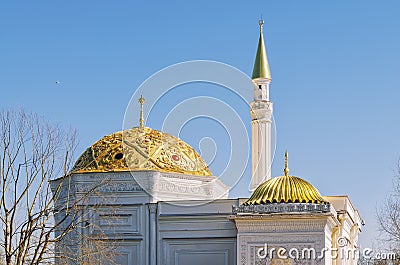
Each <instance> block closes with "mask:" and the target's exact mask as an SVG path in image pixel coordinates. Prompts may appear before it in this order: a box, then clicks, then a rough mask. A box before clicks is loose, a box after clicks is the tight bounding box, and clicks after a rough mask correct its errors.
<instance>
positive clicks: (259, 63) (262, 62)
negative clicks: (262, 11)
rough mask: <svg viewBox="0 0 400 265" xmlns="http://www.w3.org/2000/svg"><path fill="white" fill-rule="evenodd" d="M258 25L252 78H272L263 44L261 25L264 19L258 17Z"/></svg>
mask: <svg viewBox="0 0 400 265" xmlns="http://www.w3.org/2000/svg"><path fill="white" fill-rule="evenodd" d="M258 25H259V26H260V38H259V39H258V47H257V53H256V60H255V61H254V68H253V75H252V79H258V78H265V79H269V80H272V77H271V71H270V69H269V64H268V57H267V52H266V49H265V44H264V36H263V25H264V20H263V19H260V20H259V21H258Z"/></svg>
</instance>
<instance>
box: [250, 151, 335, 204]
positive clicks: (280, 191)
mask: <svg viewBox="0 0 400 265" xmlns="http://www.w3.org/2000/svg"><path fill="white" fill-rule="evenodd" d="M288 160H289V155H288V151H287V150H286V152H285V168H284V170H283V172H284V173H285V175H284V176H280V177H276V178H272V179H269V180H267V181H266V182H264V183H262V184H261V185H260V186H258V187H257V189H256V190H255V191H254V192H253V194H252V195H251V197H250V199H248V200H247V201H246V202H245V203H243V205H257V204H267V203H314V204H329V202H327V201H325V200H324V198H322V196H321V194H320V193H319V192H318V190H317V189H316V188H315V187H314V186H313V185H311V184H310V183H308V182H307V181H305V180H304V179H302V178H299V177H295V176H289V166H288Z"/></svg>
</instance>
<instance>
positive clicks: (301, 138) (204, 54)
mask: <svg viewBox="0 0 400 265" xmlns="http://www.w3.org/2000/svg"><path fill="white" fill-rule="evenodd" d="M399 10H400V2H398V1H394V0H393V1H388V0H384V1H369V0H363V1H359V0H354V1H345V0H336V1H320V0H307V1H305V0H304V1H251V2H245V1H237V2H233V1H218V2H217V1H197V2H194V1H193V2H188V1H159V2H154V1H153V2H151V4H150V3H148V4H146V3H136V2H134V1H99V0H96V1H75V0H71V1H54V0H52V1H41V0H38V1H7V2H6V1H2V2H1V3H0V62H1V63H0V91H1V96H0V103H1V105H0V106H1V108H4V109H8V108H19V107H23V108H25V109H27V110H32V111H34V112H37V113H40V114H43V115H44V116H46V117H48V119H50V120H51V121H54V122H62V124H64V125H68V126H72V127H74V128H76V129H77V130H78V132H79V140H80V146H79V150H78V153H80V152H81V151H83V150H84V149H85V148H86V147H87V146H89V145H90V144H92V143H93V142H94V141H96V140H97V139H99V138H101V137H102V136H103V135H107V134H109V133H112V132H114V131H117V130H120V129H121V128H122V122H123V118H124V112H125V109H126V107H127V104H128V102H129V100H130V98H131V96H132V95H133V93H134V91H135V89H136V88H137V87H139V85H140V84H141V83H142V82H143V81H145V80H146V79H147V78H148V77H149V76H150V75H152V74H153V73H155V72H157V71H159V70H161V69H163V68H164V67H167V66H169V65H171V64H175V63H179V62H182V61H187V60H196V59H203V60H214V61H220V62H223V63H226V64H230V65H232V66H234V67H236V68H238V69H240V70H241V71H243V72H244V73H246V74H249V75H250V74H251V71H252V66H253V61H254V56H255V51H256V46H257V41H258V24H257V20H258V19H259V18H260V15H261V14H262V15H263V17H264V19H265V26H264V28H265V30H264V32H265V40H266V44H267V50H268V55H269V61H270V65H271V72H272V77H273V83H272V88H271V99H272V101H273V102H274V117H275V120H276V127H277V153H276V157H277V158H276V159H275V161H274V165H273V174H272V175H273V176H276V175H279V174H281V169H282V166H283V153H284V150H285V149H286V148H287V149H289V153H290V168H291V173H293V174H294V175H298V176H301V177H303V178H305V179H307V180H308V181H310V182H311V183H313V184H314V185H315V186H316V187H317V188H318V189H319V190H320V192H321V193H322V194H324V195H325V194H326V195H341V194H348V195H349V196H350V198H351V199H352V201H353V203H354V204H355V205H356V207H357V208H358V209H359V210H360V212H361V214H362V216H363V217H364V219H365V221H366V224H367V225H366V226H365V227H363V230H364V235H363V237H362V243H363V244H364V245H371V244H372V239H373V237H374V236H375V235H376V233H375V210H376V207H377V206H379V204H380V203H381V202H382V201H383V200H384V198H385V197H386V196H387V194H388V193H389V192H390V191H391V183H392V178H393V175H394V172H393V170H394V168H395V163H396V160H397V158H398V157H399V156H400V138H399V135H400V124H399V122H398V114H399V113H400V104H399V98H400V92H399V91H400V89H399V88H400V79H399V78H398V76H399V74H398V73H399V72H400V66H399V63H398V62H399V61H400V52H399V50H398V49H399V47H400V35H399V34H398V32H399V28H400V17H399V16H398V11H399ZM56 81H59V82H60V84H56ZM193 87H195V88H193V90H190V92H187V91H189V90H185V91H186V92H182V91H181V93H180V90H179V89H181V88H177V89H176V90H175V91H173V92H172V93H171V94H170V95H169V97H166V98H165V99H164V102H163V104H159V109H160V110H168V109H170V108H171V107H173V106H174V104H176V99H177V98H180V97H181V98H185V96H186V97H190V96H191V95H192V94H191V93H192V92H193V91H194V92H193V94H194V95H201V94H202V93H203V94H206V95H212V96H215V97H219V98H220V99H222V100H228V99H230V97H232V95H230V94H229V93H227V92H226V91H225V90H223V89H219V90H218V89H214V88H212V86H210V85H204V86H201V85H199V84H197V85H193ZM174 93H175V94H174ZM185 93H186V94H185ZM168 98H169V100H168ZM174 100H175V101H174ZM229 102H230V103H231V104H233V105H234V107H235V108H236V109H237V112H238V113H239V114H240V115H241V117H242V119H243V121H250V119H249V117H248V109H246V107H247V106H243V103H242V102H240V100H237V99H234V97H232V100H229ZM236 103H237V105H236V106H235V104H236ZM154 115H155V116H150V117H149V123H150V124H149V125H151V126H152V127H153V126H154V128H155V129H159V128H157V126H159V125H158V123H157V120H159V119H160V117H157V113H155V114H154ZM198 122H199V123H197V124H196V123H195V122H193V124H188V126H186V127H184V128H183V130H182V134H181V135H180V136H181V138H183V139H184V140H185V141H187V142H188V143H190V144H191V145H193V146H194V147H195V148H197V147H198V141H199V139H201V138H202V137H204V135H202V132H204V130H200V129H201V128H204V124H207V126H210V127H209V128H210V129H209V130H207V132H204V133H205V135H206V136H209V137H214V138H215V141H216V142H217V146H218V152H219V153H220V156H218V155H217V158H216V160H215V161H214V162H213V163H212V165H211V169H212V170H213V171H214V173H215V172H216V174H218V172H219V171H220V170H221V167H222V166H221V165H222V164H223V163H224V161H225V160H226V156H224V153H226V152H228V151H229V148H230V147H229V143H227V142H226V141H224V134H225V133H226V132H224V131H223V130H222V128H221V126H219V125H218V124H217V123H215V122H212V121H206V120H205V121H204V120H203V121H202V120H201V119H200V120H199V121H198ZM189 125H190V126H189ZM248 128H249V127H248ZM212 133H215V136H213V135H212ZM77 155H78V154H77ZM249 172H250V171H249V168H248V169H247V171H246V173H245V175H244V177H243V178H242V180H241V182H240V183H239V185H238V186H237V187H236V188H235V189H234V190H233V191H232V196H241V197H245V196H248V190H247V186H246V185H248V182H249V180H250V176H249V174H250V173H249Z"/></svg>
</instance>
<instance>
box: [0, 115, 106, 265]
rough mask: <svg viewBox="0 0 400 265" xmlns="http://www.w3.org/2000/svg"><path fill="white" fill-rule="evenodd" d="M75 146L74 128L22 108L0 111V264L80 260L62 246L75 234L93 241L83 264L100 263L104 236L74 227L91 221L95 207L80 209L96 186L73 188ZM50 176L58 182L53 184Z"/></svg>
mask: <svg viewBox="0 0 400 265" xmlns="http://www.w3.org/2000/svg"><path fill="white" fill-rule="evenodd" d="M75 148H76V134H75V132H74V131H65V130H63V129H62V128H61V127H60V126H52V125H50V124H49V123H47V122H46V121H45V120H44V119H43V118H39V117H38V116H37V115H34V114H27V113H25V112H23V111H19V112H11V111H8V112H5V111H3V112H0V191H1V193H0V227H1V232H0V233H1V234H0V253H1V256H0V264H5V265H11V264H12V265H20V264H21V265H22V264H47V263H54V260H55V259H56V258H57V259H58V260H63V259H64V260H65V261H66V263H68V262H67V261H68V260H72V259H75V260H76V259H77V255H76V252H75V253H72V252H71V253H68V248H67V247H62V244H65V242H68V238H69V237H71V235H72V234H74V235H75V238H74V241H73V244H76V243H84V244H85V246H90V250H89V249H87V250H86V251H85V252H84V255H81V256H79V260H80V261H79V263H82V264H85V263H86V264H101V263H100V262H99V260H96V259H95V258H94V257H99V254H100V253H102V252H105V251H104V250H105V247H104V244H103V240H104V238H102V237H99V233H98V235H97V237H96V238H94V237H92V236H91V235H87V234H86V235H83V234H84V233H77V232H76V231H86V230H84V229H83V230H82V229H80V228H87V227H88V226H90V225H93V224H90V223H88V221H87V220H88V218H90V216H88V215H89V214H90V212H91V211H84V210H83V209H82V208H83V207H85V205H86V204H85V203H86V202H87V200H88V198H89V197H90V196H91V195H92V193H93V192H95V191H96V188H97V186H94V187H93V188H92V189H91V190H90V191H89V192H87V193H85V194H80V195H79V196H76V195H75V194H74V193H72V192H70V187H69V185H68V183H69V181H68V179H69V175H68V172H69V170H70V169H71V166H72V162H73V160H72V158H73V157H72V156H73V152H74V150H75ZM52 179H57V181H52V184H51V185H50V180H52ZM99 185H101V183H99ZM62 193H63V194H62ZM65 193H67V196H65ZM60 198H63V199H62V200H61V199H60ZM65 198H67V199H65ZM92 207H93V205H92ZM55 217H56V218H55ZM76 235H79V238H78V237H77V236H76ZM77 240H79V241H80V242H77ZM71 242H72V241H71ZM107 255H108V256H109V254H107ZM84 261H85V262H84Z"/></svg>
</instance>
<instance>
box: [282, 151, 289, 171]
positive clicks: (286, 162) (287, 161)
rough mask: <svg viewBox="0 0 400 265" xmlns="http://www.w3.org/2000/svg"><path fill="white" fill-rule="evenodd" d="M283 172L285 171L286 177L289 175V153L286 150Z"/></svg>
mask: <svg viewBox="0 0 400 265" xmlns="http://www.w3.org/2000/svg"><path fill="white" fill-rule="evenodd" d="M283 172H284V173H285V176H286V177H287V176H289V154H288V151H287V150H286V152H285V169H284V170H283Z"/></svg>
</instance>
